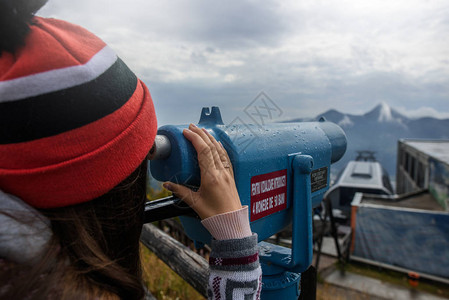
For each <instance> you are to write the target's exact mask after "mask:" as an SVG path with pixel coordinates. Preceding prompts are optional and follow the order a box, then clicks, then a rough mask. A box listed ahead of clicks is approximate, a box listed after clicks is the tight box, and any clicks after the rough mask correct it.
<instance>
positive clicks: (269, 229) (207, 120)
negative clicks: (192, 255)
mask: <svg viewBox="0 0 449 300" xmlns="http://www.w3.org/2000/svg"><path fill="white" fill-rule="evenodd" d="M198 126H199V127H204V128H205V129H207V130H208V131H209V132H210V133H211V134H212V135H213V136H214V137H215V138H216V139H217V141H221V143H222V144H223V146H224V148H225V149H226V151H227V152H228V155H229V157H230V159H231V162H232V165H233V168H234V177H235V182H236V186H237V191H238V193H239V196H240V200H241V202H242V205H247V206H248V208H249V218H250V224H251V229H252V231H253V232H256V233H257V234H258V237H259V241H263V240H265V239H267V238H269V237H270V236H272V235H274V234H276V233H278V232H280V231H282V230H283V229H284V228H285V227H287V226H288V225H290V224H292V247H291V249H289V248H285V247H281V246H277V245H273V244H270V243H266V242H260V243H259V246H260V252H259V257H260V261H261V265H262V271H263V279H262V280H263V287H262V299H275V297H276V299H297V298H298V296H299V292H300V291H299V282H300V278H301V273H302V272H304V271H305V270H306V269H307V268H308V267H309V266H310V265H311V263H312V244H313V242H312V209H313V208H314V207H316V206H318V205H319V204H320V202H321V201H322V198H323V195H324V193H325V192H326V191H327V190H328V188H329V181H330V165H331V163H334V162H336V161H338V160H339V159H340V158H341V157H342V156H343V154H344V153H345V151H346V136H345V133H344V132H343V130H342V129H341V128H340V127H339V126H337V125H336V124H334V123H330V122H327V121H325V120H324V118H322V119H321V120H320V121H319V122H300V123H274V124H266V125H263V126H260V125H251V124H234V125H225V124H223V121H222V119H221V115H220V110H219V109H218V107H212V110H211V111H209V108H203V110H202V113H201V118H200V121H199V123H198ZM184 128H187V125H182V126H174V125H167V126H163V127H161V128H159V130H158V133H157V134H158V136H157V138H156V142H155V153H154V156H153V159H152V160H151V162H150V170H151V173H152V175H153V177H154V178H156V179H157V180H160V181H172V182H178V183H182V184H185V185H188V186H191V187H198V186H199V184H200V170H199V166H198V160H197V154H196V151H195V149H194V148H193V146H192V145H191V143H190V142H189V141H188V140H186V139H185V138H184V136H183V134H182V131H183V129H184ZM167 201H168V202H170V201H172V202H171V203H168V202H167ZM167 203H168V204H169V205H168V206H167ZM157 206H159V208H160V212H161V211H163V210H164V207H165V210H166V211H169V213H171V214H172V216H173V215H185V216H180V219H181V222H182V225H183V227H184V229H185V232H186V234H187V235H188V236H189V237H190V238H191V239H193V240H194V241H196V242H197V243H198V242H199V243H209V242H210V240H211V236H210V234H209V232H208V231H207V230H206V229H205V228H204V227H203V226H202V225H201V223H200V220H199V218H198V217H195V216H189V215H188V211H187V210H186V208H185V206H184V207H183V206H182V205H179V203H178V202H176V201H175V200H173V199H168V200H166V201H165V203H164V201H161V202H160V203H158V202H155V203H154V204H153V207H157ZM156 214H157V213H156ZM153 215H155V214H154V213H153ZM160 215H161V214H160V213H159V219H160ZM162 215H164V214H162ZM151 220H155V219H152V218H149V219H147V221H151Z"/></svg>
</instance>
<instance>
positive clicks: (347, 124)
mask: <svg viewBox="0 0 449 300" xmlns="http://www.w3.org/2000/svg"><path fill="white" fill-rule="evenodd" d="M337 124H338V125H339V126H341V127H345V128H346V127H351V126H353V125H354V122H353V121H352V120H351V119H350V118H349V117H348V115H344V117H343V119H341V120H340V122H338V123H337Z"/></svg>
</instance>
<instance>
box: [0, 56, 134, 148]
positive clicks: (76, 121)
mask: <svg viewBox="0 0 449 300" xmlns="http://www.w3.org/2000/svg"><path fill="white" fill-rule="evenodd" d="M136 86H137V77H136V75H134V73H133V72H132V71H131V70H130V69H129V68H128V67H127V66H126V65H125V63H124V62H123V61H122V60H121V59H119V58H118V59H117V61H116V62H115V63H114V64H113V65H112V66H111V67H110V68H109V69H108V70H107V71H106V72H104V73H103V74H102V75H100V76H99V77H97V78H96V79H94V80H92V81H90V82H87V83H85V84H82V85H79V86H75V87H72V88H68V89H63V90H60V91H56V92H53V93H48V94H44V95H39V96H35V97H30V98H27V99H23V100H17V101H12V102H5V103H0V144H10V143H20V142H27V141H32V140H35V139H39V138H44V137H49V136H53V135H56V134H59V133H62V132H65V131H69V130H72V129H75V128H79V127H81V126H83V125H86V124H89V123H92V122H94V121H96V120H99V119H101V118H103V117H105V116H107V115H109V114H111V113H113V112H114V111H116V110H117V109H119V108H120V107H122V106H123V105H124V104H125V103H126V102H127V101H128V99H129V98H130V97H131V96H132V95H133V93H134V91H135V89H136Z"/></svg>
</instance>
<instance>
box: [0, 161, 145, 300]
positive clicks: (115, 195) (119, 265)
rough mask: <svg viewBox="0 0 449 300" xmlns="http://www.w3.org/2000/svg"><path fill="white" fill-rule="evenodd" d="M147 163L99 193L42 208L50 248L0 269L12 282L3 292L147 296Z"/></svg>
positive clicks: (50, 295) (9, 295)
mask: <svg viewBox="0 0 449 300" xmlns="http://www.w3.org/2000/svg"><path fill="white" fill-rule="evenodd" d="M146 164H147V163H146V161H145V162H144V163H142V164H141V165H140V166H139V167H138V168H137V169H136V171H134V173H132V174H131V175H130V176H129V177H128V178H127V179H125V180H124V181H123V182H122V183H120V184H119V185H117V186H116V187H115V188H114V189H113V190H111V191H110V192H109V193H107V194H105V195H103V196H101V197H99V198H96V199H94V200H92V201H89V202H86V203H83V204H79V205H74V206H69V207H63V208H58V209H51V210H42V211H41V212H42V213H43V214H44V215H46V216H47V217H48V218H49V219H50V220H51V227H52V230H53V238H52V240H51V242H50V246H49V250H48V251H47V253H46V254H45V255H43V257H42V259H41V261H40V262H39V263H38V264H36V265H34V266H33V267H32V268H30V269H28V268H27V267H25V266H10V267H9V268H6V270H3V271H2V270H0V280H1V281H0V282H3V283H5V282H8V284H7V288H4V289H3V291H2V288H1V287H0V298H2V299H49V298H50V299H142V298H143V296H144V290H143V285H142V281H141V268H140V256H139V237H140V232H141V228H142V222H143V207H144V201H145V186H146V185H145V183H146V171H147V167H146ZM5 280H6V281H5ZM5 290H6V293H5V294H3V292H4V291H5Z"/></svg>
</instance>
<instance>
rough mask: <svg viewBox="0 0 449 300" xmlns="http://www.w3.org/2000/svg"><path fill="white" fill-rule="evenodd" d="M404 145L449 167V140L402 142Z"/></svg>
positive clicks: (406, 140)
mask: <svg viewBox="0 0 449 300" xmlns="http://www.w3.org/2000/svg"><path fill="white" fill-rule="evenodd" d="M401 141H402V142H403V143H404V144H406V145H408V146H410V147H412V148H415V149H416V150H418V151H420V152H422V153H424V154H426V155H428V156H430V157H433V158H435V159H437V160H439V161H441V162H443V163H445V164H447V165H449V140H412V139H410V140H408V139H403V140H401Z"/></svg>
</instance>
